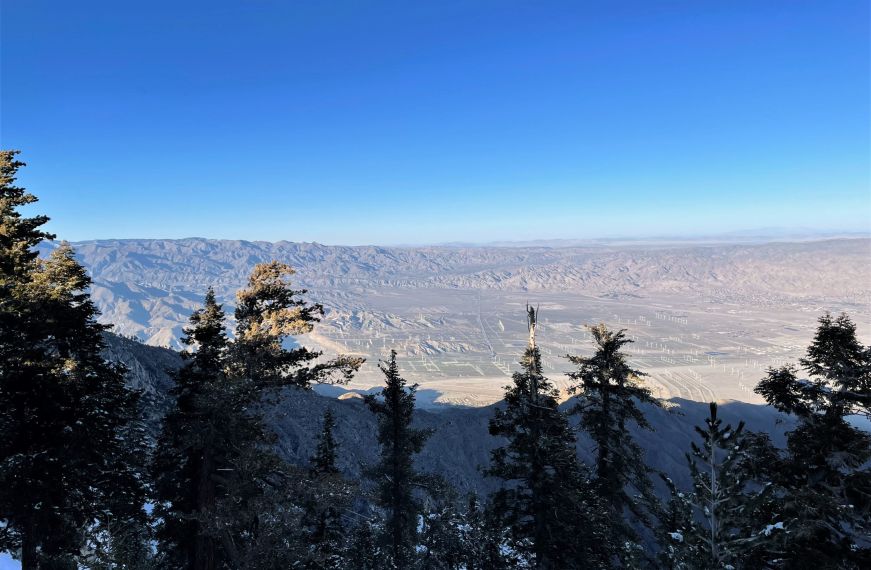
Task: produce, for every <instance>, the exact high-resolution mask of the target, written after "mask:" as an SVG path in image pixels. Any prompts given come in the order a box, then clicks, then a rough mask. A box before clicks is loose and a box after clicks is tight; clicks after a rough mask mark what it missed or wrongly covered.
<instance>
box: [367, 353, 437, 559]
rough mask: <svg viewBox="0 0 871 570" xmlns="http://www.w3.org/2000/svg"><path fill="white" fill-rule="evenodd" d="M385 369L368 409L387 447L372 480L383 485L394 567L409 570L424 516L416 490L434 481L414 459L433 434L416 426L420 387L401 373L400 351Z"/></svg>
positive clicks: (380, 493)
mask: <svg viewBox="0 0 871 570" xmlns="http://www.w3.org/2000/svg"><path fill="white" fill-rule="evenodd" d="M379 367H380V368H381V372H382V373H383V374H384V378H385V386H384V388H383V389H382V390H381V393H380V394H378V395H377V396H376V395H371V394H368V395H366V397H365V402H366V405H367V406H369V409H371V410H372V412H373V413H374V414H375V415H376V416H377V418H378V443H379V444H380V446H381V458H380V461H379V462H378V464H377V465H376V466H375V467H374V468H372V469H371V470H370V474H369V476H370V478H371V479H372V480H373V481H374V482H375V484H376V487H377V490H376V500H377V503H378V504H379V505H380V506H381V507H382V508H384V509H385V510H386V512H387V518H386V521H385V525H384V526H385V528H384V532H383V535H382V543H383V544H384V545H385V547H386V550H387V551H388V552H389V556H390V559H391V562H392V564H393V565H395V566H396V567H397V568H407V567H408V566H409V565H410V564H411V561H412V560H413V556H414V547H415V544H416V540H417V518H418V516H419V515H420V513H421V504H420V500H419V499H418V498H417V496H416V494H417V493H416V492H417V491H418V490H419V489H420V488H421V487H423V486H426V485H428V484H429V483H430V479H429V478H428V477H427V476H425V475H423V474H421V473H419V472H418V471H417V470H416V469H415V468H414V456H415V455H416V454H418V453H420V451H421V449H423V445H424V443H425V442H426V440H427V439H428V438H429V436H430V432H429V431H428V430H423V429H416V428H412V427H411V422H412V419H413V416H414V402H415V392H416V391H417V385H416V384H415V385H412V386H408V385H407V383H406V381H405V379H404V378H402V376H401V375H400V373H399V366H398V365H397V364H396V351H395V350H391V351H390V358H389V359H388V360H387V362H386V363H382V364H380V365H379Z"/></svg>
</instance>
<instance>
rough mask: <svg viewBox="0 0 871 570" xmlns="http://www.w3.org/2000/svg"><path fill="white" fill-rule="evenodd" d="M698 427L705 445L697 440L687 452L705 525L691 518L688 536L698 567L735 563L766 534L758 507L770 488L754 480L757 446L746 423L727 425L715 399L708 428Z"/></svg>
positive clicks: (695, 500) (694, 495)
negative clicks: (752, 443)
mask: <svg viewBox="0 0 871 570" xmlns="http://www.w3.org/2000/svg"><path fill="white" fill-rule="evenodd" d="M695 429H696V432H697V433H698V434H699V436H700V437H701V439H702V445H701V446H699V445H698V444H696V443H695V442H693V443H692V444H691V449H692V451H691V453H688V454H687V462H688V464H689V467H690V474H691V475H692V478H693V493H692V494H691V495H690V497H691V498H690V503H691V504H692V505H693V507H694V508H695V511H696V513H698V519H700V520H701V522H702V524H689V523H688V526H689V527H690V529H691V531H690V532H689V533H688V534H686V535H685V540H686V542H687V544H688V545H689V546H690V547H691V548H693V550H694V552H693V555H694V558H695V560H696V561H697V563H698V567H704V568H730V567H731V568H734V567H736V566H740V565H741V563H742V561H743V560H744V559H746V558H747V553H748V552H749V551H750V550H751V549H752V548H754V547H756V546H757V545H758V543H759V542H760V541H761V540H763V539H764V538H765V537H766V535H765V534H764V533H762V532H761V530H762V526H763V525H762V524H761V523H759V522H758V521H757V520H756V517H755V512H756V511H757V510H758V508H759V504H760V503H761V502H762V501H763V500H764V499H765V498H766V495H767V490H768V487H767V486H766V485H764V484H762V485H760V484H755V485H751V483H752V480H751V469H752V468H751V467H750V462H751V460H752V457H751V456H750V455H749V454H748V452H749V451H750V450H751V447H750V446H749V444H748V441H747V438H746V437H745V434H744V422H739V423H738V425H737V426H736V427H735V428H734V429H733V428H732V426H731V425H730V424H727V425H726V426H723V421H722V420H721V419H720V418H719V417H717V404H716V403H714V402H711V404H710V416H709V417H708V418H707V419H706V420H705V427H704V428H700V427H696V428H695ZM754 488H755V489H754ZM772 528H773V527H772ZM770 532H771V529H770V530H769V534H770Z"/></svg>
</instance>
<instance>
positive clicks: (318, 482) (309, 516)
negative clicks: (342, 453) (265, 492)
mask: <svg viewBox="0 0 871 570" xmlns="http://www.w3.org/2000/svg"><path fill="white" fill-rule="evenodd" d="M335 426H336V420H335V417H334V416H333V412H332V410H330V409H329V408H327V410H326V411H325V412H324V421H323V428H322V430H321V433H320V435H319V437H318V444H317V447H316V450H315V454H314V456H313V457H312V458H311V460H310V463H311V466H310V468H309V472H310V474H311V477H312V479H311V481H310V482H309V485H308V488H307V489H306V490H305V492H304V493H303V494H304V496H305V502H306V516H305V521H304V525H305V526H306V528H307V529H308V541H309V543H310V544H311V545H312V548H311V552H310V555H309V561H308V563H307V567H308V568H317V569H335V568H341V567H342V565H343V564H344V563H343V559H342V553H343V550H344V549H345V547H346V544H345V543H346V542H347V537H346V534H345V533H346V529H345V524H344V523H343V521H342V516H341V513H342V512H343V511H344V510H346V509H347V508H348V506H349V504H350V502H351V497H352V495H353V494H354V492H355V491H356V489H355V487H354V486H353V485H351V484H349V483H348V482H346V481H345V480H344V479H343V478H342V476H341V475H340V474H339V469H338V467H337V466H336V456H337V449H338V443H337V442H336V439H335V436H334V435H333V430H334V429H335Z"/></svg>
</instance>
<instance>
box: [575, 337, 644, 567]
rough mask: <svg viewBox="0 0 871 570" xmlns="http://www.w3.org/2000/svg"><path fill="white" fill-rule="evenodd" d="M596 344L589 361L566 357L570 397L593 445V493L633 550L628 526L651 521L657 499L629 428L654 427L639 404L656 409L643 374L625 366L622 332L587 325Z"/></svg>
mask: <svg viewBox="0 0 871 570" xmlns="http://www.w3.org/2000/svg"><path fill="white" fill-rule="evenodd" d="M589 330H590V334H591V335H592V337H593V342H594V343H595V349H596V350H595V353H594V354H593V355H592V356H590V357H585V356H572V355H568V356H567V358H568V359H569V361H570V362H571V363H572V364H574V365H575V366H577V370H576V371H574V372H570V373H569V374H568V376H569V378H570V379H571V380H572V381H574V384H573V385H572V386H571V388H570V393H572V394H575V395H576V396H577V404H576V405H575V406H574V408H573V410H572V413H575V414H579V415H580V417H581V419H580V424H581V427H582V428H583V429H584V431H586V432H587V433H588V434H589V436H590V438H591V439H592V441H593V443H594V444H595V446H596V448H595V449H596V451H595V453H596V456H595V483H596V490H597V492H598V494H599V496H600V497H601V498H602V500H604V501H605V503H606V505H607V510H608V512H609V515H608V518H609V520H610V525H611V529H612V532H611V534H612V536H613V537H614V538H615V539H616V540H618V541H619V542H620V543H621V544H622V545H623V546H624V547H625V548H624V550H625V551H629V550H631V549H632V546H631V545H632V543H637V541H638V535H637V533H636V531H635V530H634V528H633V526H634V525H633V524H630V523H643V524H647V525H649V524H650V523H651V521H650V518H649V513H650V512H652V511H655V510H657V504H656V497H655V495H654V492H653V485H652V482H651V480H650V477H649V468H648V467H647V464H646V462H645V461H644V454H643V452H642V450H641V448H640V447H639V446H638V444H637V443H636V442H635V441H634V439H633V438H632V435H631V433H630V431H629V428H630V425H632V424H635V425H636V426H638V427H640V428H642V429H652V428H651V426H650V424H649V422H648V421H647V419H646V418H645V416H644V413H643V412H642V410H641V408H640V407H639V406H640V405H645V404H646V405H653V406H659V405H660V403H659V400H657V399H656V398H654V397H653V396H652V395H651V392H650V390H649V389H648V388H647V387H646V386H644V385H643V384H642V382H641V379H642V378H643V377H644V373H643V372H641V371H640V370H636V369H634V368H632V367H631V366H630V365H629V363H628V362H627V357H626V354H625V353H624V352H623V350H622V349H623V347H624V346H625V345H626V344H628V343H631V342H632V341H631V340H630V339H629V338H627V337H626V331H625V330H619V331H616V332H615V331H610V330H608V328H607V327H606V326H605V325H604V324H599V325H596V326H591V327H589Z"/></svg>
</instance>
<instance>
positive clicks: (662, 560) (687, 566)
mask: <svg viewBox="0 0 871 570" xmlns="http://www.w3.org/2000/svg"><path fill="white" fill-rule="evenodd" d="M660 477H661V478H662V480H663V482H664V483H665V486H666V487H667V488H668V491H669V495H670V499H669V501H668V503H667V504H666V506H665V508H664V509H662V512H660V513H659V527H658V528H657V538H658V540H659V544H660V551H659V556H658V559H657V561H658V565H659V567H661V568H668V569H669V570H693V569H694V568H696V563H697V561H698V560H700V559H701V555H700V553H699V547H698V544H697V542H696V541H691V540H690V539H691V537H692V536H695V535H697V534H698V533H700V532H701V530H700V529H699V528H698V523H697V522H696V521H695V518H694V513H693V503H692V500H691V498H690V496H689V494H687V493H683V492H681V491H679V490H678V488H677V486H676V485H675V484H674V481H672V480H671V479H670V478H669V477H666V476H665V475H663V474H660Z"/></svg>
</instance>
